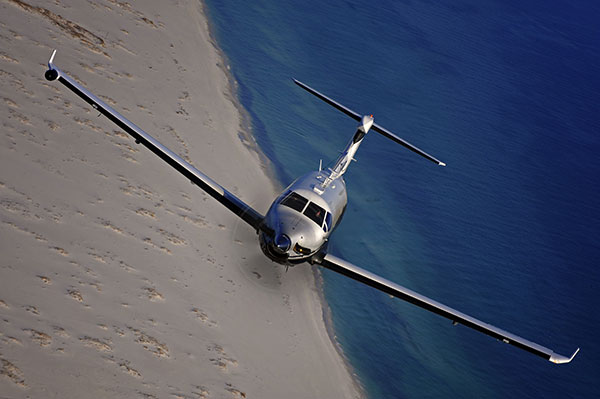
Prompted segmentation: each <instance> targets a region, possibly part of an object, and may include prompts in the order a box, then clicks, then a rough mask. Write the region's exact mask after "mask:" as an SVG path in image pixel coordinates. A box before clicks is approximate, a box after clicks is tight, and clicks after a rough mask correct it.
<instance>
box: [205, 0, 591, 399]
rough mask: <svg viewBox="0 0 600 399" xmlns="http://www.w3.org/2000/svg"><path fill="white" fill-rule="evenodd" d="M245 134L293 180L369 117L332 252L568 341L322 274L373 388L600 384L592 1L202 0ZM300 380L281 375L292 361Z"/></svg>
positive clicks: (579, 393) (579, 387) (569, 391)
mask: <svg viewBox="0 0 600 399" xmlns="http://www.w3.org/2000/svg"><path fill="white" fill-rule="evenodd" d="M207 8H208V14H209V18H210V20H211V23H212V24H213V29H214V33H215V35H216V37H217V41H218V44H219V46H220V47H221V48H222V49H223V50H224V52H225V54H226V55H227V57H228V59H229V62H230V64H231V71H232V73H233V75H234V77H235V79H236V80H237V82H238V84H239V93H238V94H239V96H240V99H241V102H242V104H243V105H244V107H245V108H246V109H247V110H248V112H249V113H250V115H251V118H252V126H253V132H254V134H255V136H256V138H257V141H258V143H259V145H260V146H261V148H262V150H263V151H264V152H265V154H266V155H267V156H268V157H269V158H270V159H271V160H272V162H273V164H274V166H275V168H276V173H277V176H278V178H279V179H280V180H281V182H282V183H283V184H284V185H287V184H288V183H289V182H290V181H291V180H292V179H293V178H295V177H296V176H298V175H300V174H302V173H305V172H307V171H310V170H313V169H315V168H316V167H317V166H318V162H319V159H323V160H325V161H328V160H332V159H334V158H336V157H337V154H338V151H340V150H341V149H342V148H343V147H344V145H345V144H346V142H347V141H348V140H349V139H350V138H351V136H352V134H353V132H354V130H355V122H354V121H352V120H350V119H349V118H347V117H346V116H344V115H342V114H340V113H339V112H338V111H336V110H334V109H332V108H330V107H329V106H327V105H326V104H324V103H321V102H320V101H319V100H317V99H316V98H314V97H312V96H310V95H309V94H308V93H306V92H304V91H303V90H301V89H300V88H298V87H296V86H295V85H294V84H293V83H292V81H291V79H290V78H291V77H295V78H297V79H299V80H301V81H304V82H305V83H307V84H309V85H311V86H312V87H314V88H316V89H317V90H320V91H322V92H323V93H326V94H327V95H329V96H331V97H333V98H335V99H337V100H338V101H340V102H341V103H343V104H345V105H347V106H348V107H350V108H352V109H354V110H356V111H358V112H362V113H365V114H374V115H375V119H376V121H377V122H378V123H379V124H381V125H383V126H385V127H387V128H388V129H390V130H392V131H393V132H395V133H396V134H398V135H400V136H401V137H403V138H405V139H406V140H408V141H410V142H412V143H414V144H416V145H418V146H419V147H421V148H423V149H424V150H426V151H428V152H430V153H431V154H433V155H434V156H436V157H438V158H440V159H441V160H443V161H444V162H446V163H447V164H448V166H447V167H446V168H441V167H437V166H435V165H434V164H432V163H430V162H428V161H426V160H424V159H422V158H420V157H418V156H417V155H415V154H413V153H411V152H409V151H407V150H405V149H404V148H402V147H400V146H398V145H395V144H393V143H391V142H390V141H388V140H387V139H385V138H383V137H381V136H378V135H377V134H376V133H374V132H373V133H370V134H369V135H368V137H367V139H366V141H365V142H364V143H363V145H362V146H361V148H360V150H359V152H358V153H357V159H358V162H356V163H354V164H353V165H352V166H351V167H350V169H349V171H348V173H347V175H346V180H347V184H348V190H349V197H350V203H349V206H348V211H347V213H346V216H345V218H344V221H343V223H342V225H341V226H340V227H339V228H338V230H337V231H336V233H335V234H334V236H333V239H332V244H331V250H332V251H333V252H334V253H336V254H337V255H340V256H342V257H344V258H346V259H348V260H349V261H351V262H353V263H356V264H357V265H360V266H362V267H365V268H368V269H370V270H372V271H373V272H375V273H378V274H381V275H383V276H385V277H387V278H388V279H390V280H393V281H396V282H398V283H399V284H402V285H404V286H407V287H409V288H411V289H413V290H415V291H418V292H420V293H422V294H424V295H427V296H429V297H431V298H434V299H436V300H438V301H440V302H442V303H445V304H447V305H449V306H452V307H455V308H457V309H460V310H461V311H463V312H465V313H467V314H470V315H472V316H475V317H478V318H481V319H483V320H485V321H487V322H490V323H492V324H494V325H496V326H499V327H501V328H504V329H506V330H508V331H511V332H513V333H516V334H518V335H521V336H523V337H525V338H527V339H530V340H532V341H534V342H537V343H539V344H541V345H544V346H547V347H550V348H552V349H554V350H555V351H557V352H559V353H562V354H570V353H571V352H572V351H573V350H575V349H576V348H577V347H578V346H581V348H582V349H581V352H580V354H579V355H578V356H577V358H576V359H575V360H574V361H573V362H572V363H571V364H569V365H561V366H557V365H553V364H551V363H549V362H547V361H544V360H543V359H541V358H538V357H536V356H533V355H531V354H528V353H526V352H524V351H521V350H519V349H516V348H514V347H511V346H507V345H504V344H502V343H499V342H496V341H494V340H493V339H491V338H489V337H487V336H484V335H482V334H479V333H477V332H474V331H472V330H469V329H467V328H465V327H463V326H457V327H453V326H452V325H451V324H450V322H449V321H447V320H446V319H442V318H440V317H439V316H436V315H433V314H430V313H428V312H426V311H424V310H421V309H419V308H415V307H413V306H412V305H409V304H406V303H403V302H401V301H399V300H395V299H391V298H389V297H388V296H386V295H384V294H381V293H379V292H377V291H375V290H373V289H371V288H369V287H365V286H362V285H360V284H359V283H356V282H353V281H349V280H348V279H346V278H344V277H341V276H338V275H335V274H334V273H332V272H329V271H324V272H323V274H324V279H325V283H324V288H325V295H326V298H327V301H328V303H329V305H330V307H331V309H332V313H333V322H334V326H335V329H336V334H337V337H338V339H339V342H340V344H341V346H342V348H343V350H344V352H345V354H346V356H347V357H348V359H349V361H350V363H351V364H352V366H353V367H354V369H355V370H356V373H357V375H358V378H359V380H360V382H361V384H362V385H363V386H364V387H365V390H366V392H367V394H368V395H369V397H371V398H384V397H386V398H387V397H398V398H415V397H416V398H423V397H435V398H438V397H477V398H480V397H489V398H505V397H519V398H540V397H544V398H553V397H571V398H596V397H600V388H599V387H598V376H600V366H598V363H597V361H596V359H598V358H599V357H600V344H599V342H598V338H597V337H598V335H599V334H600V311H599V310H598V309H600V295H599V292H600V290H599V289H600V272H599V271H598V266H599V265H598V259H600V244H599V243H598V233H599V228H598V226H599V225H600V212H599V211H598V208H597V203H598V198H600V178H599V176H600V157H599V155H598V154H599V153H600V136H599V132H600V116H599V113H598V111H597V106H598V104H600V67H599V65H600V46H599V44H600V24H598V21H600V3H598V2H596V1H591V0H590V1H578V2H568V1H555V2H547V1H540V0H531V1H527V2H522V1H508V0H505V1H499V0H498V1H484V0H478V1H475V0H472V1H467V0H447V1H436V2H431V1H409V0H407V1H399V0H396V1H380V2H376V3H375V4H372V2H365V1H341V0H333V1H330V2H320V1H315V0H306V1H303V2H295V1H290V0H280V1H267V0H257V1H252V2H244V1H236V0H231V1H227V2H220V1H214V0H207ZM290 378H293V376H290Z"/></svg>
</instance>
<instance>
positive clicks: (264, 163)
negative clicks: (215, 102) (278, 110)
mask: <svg viewBox="0 0 600 399" xmlns="http://www.w3.org/2000/svg"><path fill="white" fill-rule="evenodd" d="M200 3H201V4H202V9H203V12H204V15H205V17H206V20H207V23H208V32H209V36H210V43H211V45H212V46H213V47H214V48H215V51H217V53H218V54H219V58H220V59H221V60H223V64H222V65H220V67H221V70H222V71H223V73H224V74H225V76H226V77H227V80H228V82H229V90H231V99H232V102H233V103H234V105H235V106H236V108H237V109H238V112H239V113H240V116H241V118H242V123H241V126H240V129H241V130H240V132H241V134H242V135H243V137H241V138H240V140H242V143H244V144H245V145H247V146H248V148H249V150H251V151H254V152H256V153H257V155H258V156H259V159H260V160H261V167H262V169H263V171H264V172H265V174H266V175H267V176H268V178H269V179H270V180H271V181H272V182H273V185H274V186H275V187H276V188H277V189H278V190H279V191H282V190H283V188H284V187H285V184H284V183H282V182H280V181H279V179H278V178H277V173H276V171H275V166H274V164H273V163H272V161H271V160H270V159H269V157H267V155H266V154H265V153H264V152H263V151H262V150H261V148H260V145H259V144H258V142H257V140H256V137H255V136H254V133H253V132H252V117H251V116H250V113H249V112H248V111H247V110H246V108H245V106H244V105H243V104H242V102H241V100H240V97H239V94H238V88H239V84H238V82H237V79H236V78H235V76H234V74H233V72H232V71H231V68H230V65H231V62H230V61H229V58H228V57H227V54H226V53H225V52H224V51H223V50H222V49H221V48H220V47H219V44H218V41H217V38H216V35H215V33H214V29H215V27H214V26H213V25H214V22H212V21H211V19H210V17H209V13H208V12H207V11H206V9H207V5H206V2H205V1H204V0H200ZM288 184H289V183H288ZM298 266H299V267H308V268H310V269H311V271H312V275H313V278H314V285H315V289H316V291H317V294H318V297H319V301H320V305H321V308H322V319H323V323H324V325H325V329H326V331H327V334H328V336H329V339H330V340H331V343H332V345H333V346H334V347H335V349H336V351H337V353H338V355H339V357H340V359H341V360H342V361H343V363H344V366H345V368H346V370H347V371H348V374H349V375H350V377H351V379H352V382H353V385H354V387H355V389H356V390H357V391H358V392H360V397H362V398H366V397H367V393H366V390H365V388H364V386H363V385H362V383H361V381H360V378H359V376H358V374H357V372H356V369H355V368H354V366H353V365H352V363H351V362H350V360H349V359H348V357H347V356H346V354H345V353H344V349H343V347H342V345H341V344H340V342H339V341H338V340H337V336H336V333H335V328H334V324H333V315H332V313H331V308H330V306H329V304H328V302H327V300H326V299H325V292H324V285H323V274H322V272H321V270H320V269H319V268H318V267H317V266H313V265H310V264H308V263H307V264H301V265H298Z"/></svg>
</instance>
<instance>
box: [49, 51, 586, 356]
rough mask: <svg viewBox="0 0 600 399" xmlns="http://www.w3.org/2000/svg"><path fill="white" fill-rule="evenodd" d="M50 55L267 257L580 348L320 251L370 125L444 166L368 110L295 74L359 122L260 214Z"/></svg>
mask: <svg viewBox="0 0 600 399" xmlns="http://www.w3.org/2000/svg"><path fill="white" fill-rule="evenodd" d="M55 55H56V50H54V51H53V52H52V55H51V57H50V60H49V61H48V70H47V71H46V72H45V74H44V76H45V78H46V79H47V80H48V81H54V80H58V81H59V82H60V83H62V84H63V85H65V86H66V87H67V88H68V89H69V90H71V91H73V92H74V93H75V94H76V95H78V96H79V97H81V98H82V99H83V100H84V101H85V102H87V103H88V104H90V105H91V106H92V108H94V109H95V110H97V111H98V112H99V113H100V114H102V115H104V116H106V117H107V118H108V119H110V120H111V121H112V122H113V123H114V124H116V125H117V126H119V127H120V128H121V129H123V130H124V131H125V132H127V133H128V134H129V135H130V136H131V137H133V139H134V140H135V142H136V143H137V144H142V145H143V146H145V147H146V148H148V149H149V150H150V151H152V152H153V153H154V154H156V155H157V156H158V157H159V158H161V159H162V160H163V161H165V162H166V163H167V164H169V165H171V166H172V167H173V168H174V169H175V170H177V171H178V172H179V173H181V174H182V175H183V176H185V177H186V178H187V179H189V180H190V181H191V182H192V183H193V184H195V185H197V186H198V187H200V188H201V189H202V190H204V191H205V192H206V193H207V194H209V195H210V196H212V197H213V198H214V199H216V200H217V201H218V202H220V203H221V204H223V205H224V206H225V207H226V208H227V209H229V210H230V211H232V212H233V213H234V214H236V215H237V216H238V217H239V218H241V219H242V220H243V221H245V222H246V223H247V224H248V225H250V227H252V228H253V229H254V230H255V231H256V233H257V234H258V241H259V243H260V248H261V250H262V252H263V253H264V254H265V255H266V257H267V258H269V259H271V260H272V261H274V262H276V263H278V264H281V265H284V266H286V268H287V267H290V266H294V265H298V264H301V263H309V264H313V265H315V264H316V265H319V266H321V267H324V268H327V269H329V270H332V271H334V272H337V273H340V274H342V275H344V276H346V277H349V278H351V279H354V280H356V281H359V282H361V283H364V284H366V285H368V286H371V287H373V288H375V289H377V290H380V291H383V292H384V293H387V294H388V295H390V296H392V297H395V298H399V299H403V300H405V301H407V302H409V303H412V304H413V305H416V306H419V307H421V308H423V309H426V310H428V311H430V312H433V313H436V314H438V315H440V316H443V317H445V318H447V319H450V320H451V321H452V324H453V325H457V324H462V325H464V326H467V327H470V328H472V329H474V330H476V331H479V332H481V333H483V334H487V335H489V336H491V337H493V338H496V339H497V340H499V341H502V342H504V343H506V344H510V345H513V346H516V347H517V348H520V349H523V350H525V351H527V352H530V353H532V354H534V355H537V356H540V357H542V358H544V359H546V360H549V361H550V362H553V363H556V364H561V363H569V362H571V361H572V360H573V358H574V357H575V355H577V353H578V352H579V348H577V350H576V351H575V352H574V353H573V354H572V355H571V356H564V355H560V354H557V353H555V352H554V351H552V350H551V349H549V348H546V347H544V346H541V345H539V344H536V343H534V342H531V341H528V340H526V339H524V338H521V337H519V336H517V335H515V334H512V333H510V332H507V331H504V330H502V329H500V328H498V327H494V326H492V325H491V324H488V323H485V322H483V321H481V320H478V319H476V318H474V317H471V316H469V315H466V314H464V313H462V312H460V311H458V310H455V309H452V308H450V307H448V306H446V305H443V304H441V303H439V302H437V301H434V300H432V299H430V298H427V297H425V296H423V295H421V294H419V293H417V292H414V291H412V290H410V289H408V288H405V287H403V286H401V285H398V284H396V283H394V282H392V281H389V280H387V279H385V278H383V277H380V276H378V275H376V274H374V273H372V272H370V271H368V270H366V269H362V268H360V267H358V266H356V265H354V264H352V263H350V262H347V261H345V260H344V259H341V258H338V257H336V256H334V255H332V254H330V253H329V252H327V246H328V245H327V244H328V241H329V237H330V235H331V233H332V232H333V231H334V230H335V229H336V227H337V226H338V225H339V223H340V221H341V220H342V217H343V215H344V211H345V210H346V205H347V203H348V197H347V193H346V183H345V181H344V178H343V175H344V173H345V172H346V171H347V170H348V166H349V165H350V162H351V161H352V160H353V159H354V155H355V154H356V151H357V150H358V147H359V146H360V145H361V144H362V141H363V140H364V138H365V136H366V134H367V133H368V132H369V131H371V130H373V131H375V132H377V133H380V134H382V135H383V136H385V137H387V138H389V139H391V140H392V141H394V142H396V143H398V144H400V145H402V146H404V147H406V148H408V149H409V150H411V151H413V152H415V153H417V154H418V155H420V156H422V157H424V158H426V159H428V160H429V161H431V162H434V163H436V164H438V165H440V166H446V164H445V163H443V162H441V161H440V160H438V159H437V158H435V157H433V156H431V155H429V154H428V153H426V152H425V151H423V150H421V149H419V148H417V147H415V146H414V145H412V144H410V143H408V142H407V141H405V140H403V139H401V138H400V137H398V136H396V135H395V134H394V133H392V132H390V131H389V130H387V129H385V128H383V127H381V126H380V125H378V124H376V123H375V122H374V118H373V116H372V115H360V114H358V113H356V112H354V111H352V110H351V109H349V108H347V107H345V106H344V105H342V104H340V103H338V102H336V101H334V100H333V99H331V98H329V97H327V96H325V95H324V94H322V93H320V92H318V91H316V90H315V89H313V88H311V87H309V86H307V85H306V84H304V83H302V82H300V81H298V80H295V79H294V83H295V84H297V85H298V86H300V87H301V88H303V89H304V90H306V91H308V92H309V93H311V94H313V95H315V96H316V97H318V98H319V99H321V100H323V101H324V102H326V103H327V104H329V105H331V106H333V107H334V108H336V109H338V110H339V111H341V112H343V113H344V114H346V115H348V116H349V117H351V118H353V119H354V120H356V121H358V122H359V125H358V127H357V129H356V132H355V133H354V135H353V137H352V139H351V140H350V142H349V143H348V145H347V146H346V148H345V149H344V151H343V152H342V153H341V155H340V156H339V158H338V159H337V161H336V162H335V163H334V164H333V166H332V167H331V168H327V170H323V169H322V167H321V166H319V170H317V171H313V172H310V173H308V174H306V175H304V176H301V177H299V178H298V179H296V180H295V181H294V182H292V183H291V184H290V185H289V186H288V187H287V188H286V189H285V190H284V191H283V193H281V195H279V196H278V197H277V198H276V199H275V200H274V201H273V203H272V204H271V207H270V208H269V210H268V211H267V214H266V215H264V216H263V215H261V214H260V213H259V212H257V211H256V210H254V209H253V208H252V207H250V206H249V205H247V204H245V203H244V202H243V201H242V200H241V199H239V198H237V197H236V196H235V195H233V194H232V193H231V192H229V191H227V190H226V189H225V188H223V187H222V186H221V185H219V184H218V183H216V182H215V181H214V180H212V179H211V178H210V177H208V176H206V175H205V174H203V173H202V172H200V171H199V170H198V169H196V168H195V167H194V166H192V165H190V164H189V163H188V162H186V161H185V160H184V159H182V158H181V157H179V156H178V155H177V154H175V153H174V152H172V151H171V150H169V149H168V148H167V147H165V146H163V145H162V144H161V143H159V142H158V141H157V140H156V139H155V138H154V137H152V136H150V135H149V134H148V133H146V132H144V131H143V130H142V129H140V128H139V127H138V126H136V125H135V124H134V123H133V122H131V121H129V120H128V119H127V118H125V117H124V116H123V115H121V114H120V113H118V112H117V111H115V110H114V109H113V108H111V107H110V106H108V105H107V104H106V103H105V102H104V101H102V100H101V99H99V98H98V97H96V96H95V95H94V94H92V93H91V92H90V91H88V90H87V89H86V88H84V87H83V86H82V85H80V84H79V83H77V82H76V81H75V80H74V79H72V78H71V77H70V76H68V75H67V74H65V73H64V72H62V71H61V70H60V69H59V68H58V67H56V65H54V63H53V61H54V57H55Z"/></svg>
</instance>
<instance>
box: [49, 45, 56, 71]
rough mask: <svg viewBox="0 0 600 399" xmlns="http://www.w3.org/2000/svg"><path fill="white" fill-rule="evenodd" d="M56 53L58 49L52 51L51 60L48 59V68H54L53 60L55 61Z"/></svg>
mask: <svg viewBox="0 0 600 399" xmlns="http://www.w3.org/2000/svg"><path fill="white" fill-rule="evenodd" d="M55 55H56V49H54V51H52V55H51V56H50V60H48V68H49V69H52V61H54V56H55Z"/></svg>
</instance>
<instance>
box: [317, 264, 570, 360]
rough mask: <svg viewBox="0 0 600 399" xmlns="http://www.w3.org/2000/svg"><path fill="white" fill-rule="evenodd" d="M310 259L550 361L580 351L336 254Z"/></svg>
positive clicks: (454, 322) (565, 358)
mask: <svg viewBox="0 0 600 399" xmlns="http://www.w3.org/2000/svg"><path fill="white" fill-rule="evenodd" d="M312 262H313V263H316V264H319V265H321V266H323V267H325V268H327V269H330V270H333V271H334V272H337V273H340V274H343V275H344V276H346V277H350V278H352V279H354V280H357V281H360V282H361V283H364V284H366V285H369V286H371V287H373V288H376V289H378V290H380V291H383V292H385V293H387V294H389V295H391V296H393V297H396V298H400V299H403V300H405V301H407V302H410V303H412V304H414V305H417V306H419V307H421V308H423V309H426V310H429V311H430V312H433V313H437V314H439V315H440V316H443V317H446V318H447V319H450V320H452V322H453V324H462V325H465V326H467V327H470V328H472V329H474V330H477V331H479V332H482V333H484V334H487V335H489V336H491V337H494V338H496V339H498V340H500V341H503V342H505V343H507V344H511V345H514V346H516V347H517V348H521V349H524V350H526V351H527V352H530V353H533V354H535V355H538V356H541V357H543V358H544V359H546V360H549V361H551V362H553V363H557V364H559V363H569V362H570V361H571V360H573V358H574V357H575V355H576V354H577V352H579V348H577V350H576V351H575V353H573V355H571V356H570V357H566V356H563V355H559V354H557V353H554V352H553V351H552V350H551V349H548V348H546V347H543V346H541V345H538V344H536V343H534V342H531V341H528V340H526V339H524V338H521V337H519V336H517V335H514V334H511V333H509V332H507V331H504V330H502V329H500V328H498V327H494V326H492V325H491V324H488V323H484V322H483V321H481V320H478V319H476V318H474V317H471V316H468V315H466V314H464V313H462V312H459V311H458V310H454V309H452V308H450V307H448V306H446V305H443V304H441V303H439V302H436V301H434V300H432V299H429V298H427V297H426V296H423V295H421V294H418V293H416V292H414V291H412V290H410V289H408V288H405V287H402V286H401V285H398V284H396V283H393V282H391V281H389V280H386V279H384V278H383V277H380V276H378V275H376V274H374V273H371V272H369V271H368V270H365V269H361V268H360V267H358V266H355V265H353V264H352V263H350V262H347V261H345V260H343V259H340V258H338V257H336V256H333V255H330V254H325V255H321V256H317V257H315V258H313V259H312Z"/></svg>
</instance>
